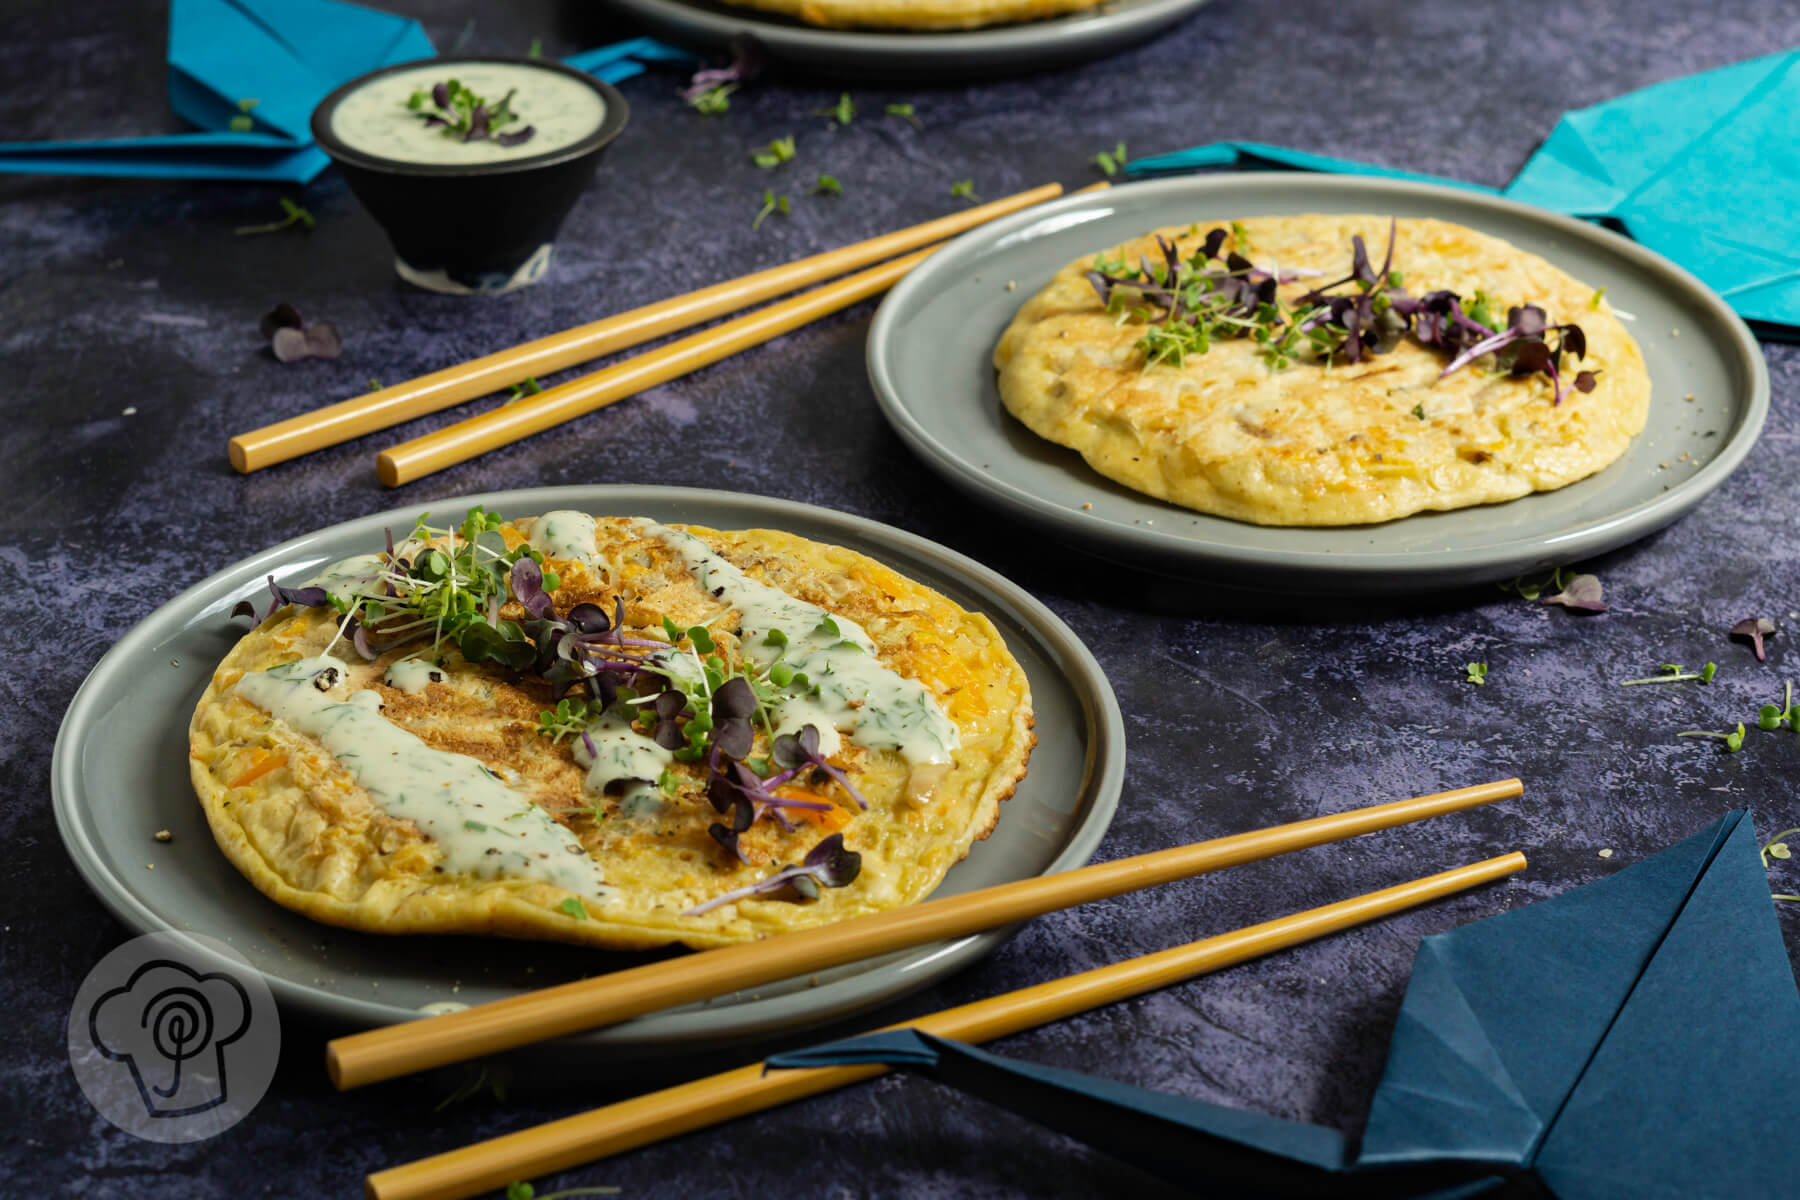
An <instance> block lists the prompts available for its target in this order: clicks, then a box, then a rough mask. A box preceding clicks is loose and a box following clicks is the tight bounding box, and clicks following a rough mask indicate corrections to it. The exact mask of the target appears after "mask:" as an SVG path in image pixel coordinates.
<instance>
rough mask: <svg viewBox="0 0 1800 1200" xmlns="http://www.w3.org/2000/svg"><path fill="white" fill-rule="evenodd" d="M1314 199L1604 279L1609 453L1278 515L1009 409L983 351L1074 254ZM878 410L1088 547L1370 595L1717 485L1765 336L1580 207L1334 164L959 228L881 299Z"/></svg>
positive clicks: (1688, 505)
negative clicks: (1632, 422)
mask: <svg viewBox="0 0 1800 1200" xmlns="http://www.w3.org/2000/svg"><path fill="white" fill-rule="evenodd" d="M1306 212H1324V213H1331V212H1340V213H1351V212H1360V213H1381V214H1393V215H1395V216H1402V217H1425V216H1430V217H1440V218H1442V219H1444V220H1447V221H1454V222H1457V223H1458V224H1462V225H1467V226H1470V227H1472V228H1475V229H1479V230H1481V231H1483V232H1485V233H1490V234H1493V235H1495V236H1497V237H1502V238H1505V239H1506V240H1507V241H1509V242H1512V243H1513V244H1514V245H1516V246H1520V247H1522V248H1523V249H1526V250H1530V251H1534V252H1536V253H1538V254H1541V255H1543V256H1544V257H1545V258H1547V259H1549V260H1550V261H1551V262H1553V263H1555V264H1556V265H1557V266H1559V267H1561V268H1563V269H1564V270H1566V271H1567V272H1569V273H1570V274H1571V275H1573V276H1575V277H1576V278H1577V279H1580V280H1582V281H1584V282H1587V283H1591V284H1593V285H1594V286H1596V287H1600V286H1604V287H1605V288H1606V289H1607V293H1606V296H1607V300H1608V301H1609V302H1610V303H1612V304H1613V305H1615V306H1616V307H1617V308H1619V309H1623V310H1625V311H1626V312H1629V313H1631V314H1633V315H1634V316H1635V317H1636V320H1635V321H1634V322H1632V323H1631V324H1630V325H1629V328H1630V330H1631V333H1632V336H1633V337H1635V338H1636V339H1637V341H1638V344H1639V346H1641V347H1642V348H1643V351H1644V360H1645V362H1646V364H1647V365H1648V367H1649V371H1650V379H1651V385H1652V392H1651V398H1650V417H1649V424H1648V425H1647V427H1646V428H1645V430H1644V432H1643V433H1642V434H1641V435H1640V436H1639V437H1638V438H1637V439H1636V440H1635V441H1633V442H1632V444H1631V447H1630V448H1629V449H1628V450H1627V451H1626V452H1625V454H1624V456H1623V457H1621V458H1620V459H1619V460H1618V461H1617V462H1615V463H1613V464H1612V465H1611V466H1609V467H1607V468H1606V469H1605V470H1603V471H1601V472H1599V473H1598V474H1595V475H1592V476H1590V477H1589V478H1587V479H1584V480H1581V481H1580V482H1578V483H1575V484H1572V485H1570V486H1569V487H1566V488H1562V489H1561V490H1559V491H1554V492H1539V493H1535V494H1533V495H1530V496H1525V497H1522V498H1521V499H1518V500H1513V501H1509V502H1507V503H1505V504H1490V505H1484V506H1481V507H1478V508H1467V509H1460V510H1457V511H1455V512H1446V513H1422V514H1419V515H1417V516H1411V517H1406V518H1404V519H1402V520H1398V521H1390V522H1388V523H1387V524H1384V525H1355V526H1344V527H1338V528H1311V529H1308V528H1288V527H1274V526H1263V525H1251V524H1246V523H1243V522H1238V521H1230V520H1226V519H1224V518H1222V517H1212V516H1206V515H1203V514H1200V513H1196V512H1193V511H1190V510H1188V509H1184V508H1180V507H1177V506H1175V505H1173V504H1168V503H1165V502H1163V501H1160V500H1156V499H1152V498H1151V497H1149V496H1146V495H1142V494H1140V493H1138V492H1134V491H1131V490H1130V489H1128V488H1125V487H1122V486H1120V485H1119V484H1116V483H1114V482H1112V481H1111V480H1109V479H1107V478H1105V477H1104V476H1102V475H1100V474H1099V473H1098V472H1096V471H1094V470H1093V469H1091V468H1090V467H1089V466H1088V465H1087V463H1086V462H1085V461H1084V460H1083V459H1082V458H1081V456H1080V455H1079V454H1077V453H1076V452H1075V451H1073V450H1068V449H1065V448H1064V447H1062V446H1058V445H1055V444H1054V443H1051V442H1048V441H1046V440H1044V439H1042V438H1040V437H1038V436H1037V435H1036V434H1034V433H1032V432H1031V431H1030V430H1028V429H1026V428H1025V426H1024V425H1022V424H1021V423H1020V422H1018V421H1016V420H1014V419H1013V417H1012V416H1011V415H1009V414H1008V413H1007V412H1006V411H1005V409H1004V408H1002V407H1001V404H1000V396H999V392H998V391H997V390H996V388H995V379H994V367H993V352H994V344H995V343H996V342H997V341H998V340H999V338H1000V334H1001V333H1002V332H1003V331H1004V330H1005V329H1006V326H1007V325H1008V324H1009V323H1010V322H1011V320H1012V318H1013V315H1014V314H1015V313H1016V312H1017V311H1018V309H1019V307H1020V306H1021V305H1023V304H1024V303H1025V301H1026V300H1027V299H1028V298H1030V296H1031V295H1032V294H1033V293H1035V292H1036V291H1037V290H1038V289H1039V288H1041V287H1042V286H1044V284H1045V283H1046V282H1047V281H1048V280H1049V279H1050V277H1051V276H1052V275H1053V274H1055V273H1056V272H1057V271H1058V270H1060V269H1061V268H1062V267H1063V266H1065V265H1066V264H1068V263H1070V262H1073V261H1074V260H1075V259H1077V258H1080V257H1082V256H1083V255H1091V254H1093V253H1095V252H1096V251H1099V250H1101V249H1104V248H1106V247H1108V246H1112V245H1115V244H1117V243H1119V242H1122V241H1126V240H1127V239H1130V238H1133V237H1138V236H1141V235H1142V234H1144V233H1145V232H1147V231H1149V230H1151V229H1155V228H1157V227H1159V226H1166V225H1177V224H1180V225H1185V224H1188V223H1190V222H1196V221H1197V222H1200V223H1201V224H1205V223H1206V222H1208V221H1223V220H1229V219H1231V218H1234V217H1243V216H1265V215H1280V214H1289V213H1306ZM869 375H870V379H871V381H872V382H873V384H874V387H875V395H876V397H877V399H878V400H879V401H880V404H881V409H882V412H883V413H884V414H885V415H886V417H887V419H888V421H889V422H890V423H891V424H892V425H893V426H894V428H895V429H896V430H897V431H898V432H899V434H900V436H901V437H902V438H903V439H904V440H905V441H906V442H907V444H908V445H910V446H911V447H912V448H913V450H914V451H915V452H917V453H918V454H919V455H920V456H921V457H922V458H923V459H924V460H925V462H926V463H927V464H928V465H929V466H931V467H932V468H933V469H935V470H937V471H938V472H939V473H941V474H942V475H943V476H944V477H945V478H946V479H948V480H949V481H950V482H951V483H953V484H955V485H957V486H958V487H960V488H962V489H963V490H965V491H967V492H968V493H969V494H971V495H973V496H975V497H976V498H978V499H980V500H982V501H985V502H987V503H989V504H992V505H994V506H995V507H997V508H999V509H1000V510H1001V511H1003V512H1005V513H1006V514H1007V515H1008V516H1011V517H1014V518H1016V519H1018V520H1020V521H1022V522H1024V523H1026V524H1028V525H1031V526H1034V527H1036V528H1037V529H1038V530H1040V531H1041V532H1043V533H1046V534H1048V535H1050V536H1052V537H1055V538H1058V539H1063V540H1067V541H1070V542H1073V543H1075V544H1077V545H1079V546H1080V547H1082V548H1083V549H1085V550H1087V551H1089V552H1091V553H1093V554H1096V555H1098V556H1100V557H1103V558H1107V559H1111V560H1113V561H1117V562H1123V563H1127V564H1130V565H1133V566H1137V567H1143V568H1147V569H1149V570H1151V571H1154V572H1158V573H1161V574H1165V575H1170V576H1174V577H1177V578H1181V579H1193V580H1199V581H1202V582H1204V583H1206V584H1207V585H1209V586H1212V587H1220V588H1244V589H1251V590H1263V591H1268V590H1280V591H1294V592H1304V593H1316V594H1331V595H1346V594H1356V595H1365V596H1373V595H1383V594H1394V593H1401V592H1409V591H1415V590H1417V589H1420V588H1432V587H1439V588H1447V587H1456V586H1462V585H1467V584H1473V583H1483V582H1491V581H1495V580H1503V579H1511V578H1513V577H1515V576H1518V575H1521V574H1524V573H1527V572H1532V571H1538V570H1541V569H1543V568H1545V567H1548V566H1551V565H1555V564H1562V563H1569V562H1574V561H1576V560H1578V559H1582V558H1586V557H1589V556H1591V555H1594V554H1598V553H1600V552H1602V551H1605V550H1610V549H1613V548H1614V547H1617V546H1622V545H1624V544H1625V543H1627V542H1630V541H1634V540H1636V539H1637V538H1641V537H1643V536H1645V535H1646V534H1649V533H1652V532H1654V531H1656V530H1658V529H1661V528H1662V527H1663V526H1665V525H1667V524H1669V522H1671V521H1673V520H1675V519H1676V518H1678V517H1680V516H1682V515H1683V514H1684V513H1686V512H1688V511H1689V510H1690V509H1692V508H1693V507H1694V505H1696V504H1698V503H1699V502H1700V501H1701V500H1702V499H1703V498H1705V496H1706V495H1707V493H1708V492H1710V491H1712V490H1713V489H1714V488H1716V487H1718V486H1719V485H1720V484H1721V483H1723V482H1725V479H1726V477H1727V476H1729V475H1730V474H1731V472H1732V471H1733V470H1734V469H1735V468H1736V467H1737V465H1738V463H1740V462H1741V461H1743V458H1744V455H1745V454H1747V453H1749V451H1750V447H1751V446H1752V445H1753V444H1754V443H1755V441H1756V437H1757V434H1758V433H1760V432H1761V430H1762V424H1763V419H1764V417H1765V416H1766V415H1767V414H1768V410H1769V373H1768V367H1767V366H1766V365H1765V364H1764V362H1763V358H1762V351H1761V350H1760V349H1759V348H1758V346H1757V344H1756V339H1755V338H1754V337H1753V336H1752V335H1751V333H1750V330H1749V329H1748V328H1747V327H1746V326H1745V325H1744V323H1743V321H1742V320H1740V319H1739V318H1738V316H1737V314H1735V313H1734V312H1732V311H1731V309H1730V308H1729V307H1728V306H1727V305H1726V304H1725V302H1724V301H1723V300H1721V299H1719V297H1718V296H1717V295H1715V294H1714V293H1713V292H1712V291H1711V290H1710V289H1708V288H1707V287H1706V285H1705V284H1703V283H1701V282H1700V281H1699V280H1697V279H1695V278H1694V277H1693V276H1692V275H1690V274H1688V273H1687V272H1686V271H1684V270H1682V269H1681V268H1680V267H1677V266H1676V265H1674V264H1673V263H1671V262H1669V261H1668V260H1667V259H1664V258H1663V257H1661V256H1660V255H1658V254H1656V253H1654V252H1652V251H1650V250H1646V249H1644V248H1643V247H1642V246H1639V245H1637V244H1636V243H1635V242H1632V241H1630V240H1628V239H1626V238H1623V237H1620V236H1619V235H1617V234H1614V233H1611V232H1609V231H1607V230H1605V229H1601V228H1599V227H1597V226H1594V225H1590V224H1587V223H1586V222H1583V221H1576V220H1572V219H1570V218H1567V217H1561V216H1557V215H1555V214H1553V213H1548V212H1545V211H1543V210H1541V209H1535V208H1528V207H1526V206H1525V205H1522V204H1515V203H1513V202H1512V201H1510V200H1503V199H1500V198H1499V197H1496V196H1490V195H1485V194H1482V193H1477V192H1472V191H1462V190H1458V189H1455V188H1449V187H1440V186H1435V185H1431V184H1421V183H1410V182H1399V181H1394V180H1386V179H1363V178H1351V177H1347V176H1336V175H1306V174H1295V175H1277V174H1247V175H1208V176H1190V177H1186V178H1181V179H1169V180H1160V181H1156V182H1151V183H1135V184H1130V185H1128V186H1125V187H1118V188H1111V189H1108V190H1106V191H1102V192H1090V193H1086V194H1082V195H1075V196H1068V197H1065V198H1064V199H1062V200H1058V201H1055V202H1053V203H1050V204H1044V205H1040V206H1038V207H1036V208H1032V209H1029V210H1027V211H1025V212H1023V213H1018V214H1016V215H1014V216H1011V217H1007V218H1004V219H1002V220H999V221H995V222H992V223H991V224H988V225H984V226H982V227H980V228H979V229H976V230H973V231H971V232H969V233H966V234H964V235H963V236H962V237H960V238H958V239H957V240H956V241H954V242H952V243H950V245H948V246H946V247H945V248H944V249H943V250H941V251H939V252H938V253H936V254H934V255H932V256H931V257H930V258H929V259H927V260H926V261H925V262H924V263H923V264H921V265H920V266H919V267H918V268H916V269H915V270H914V271H913V272H912V273H911V274H910V275H908V276H907V277H906V278H905V279H904V280H902V281H901V282H900V285H899V286H898V287H896V288H895V289H894V290H893V291H892V292H890V293H889V294H888V297H887V299H886V300H885V301H883V303H882V305H881V308H880V310H879V311H878V312H877V313H876V314H875V320H874V323H873V325H872V326H871V327H870V330H869Z"/></svg>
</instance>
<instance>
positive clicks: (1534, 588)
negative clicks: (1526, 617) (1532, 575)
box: [1494, 567, 1575, 600]
mask: <svg viewBox="0 0 1800 1200" xmlns="http://www.w3.org/2000/svg"><path fill="white" fill-rule="evenodd" d="M1573 578H1575V571H1574V569H1573V568H1572V567H1557V568H1556V569H1555V570H1554V571H1551V572H1550V575H1549V578H1547V579H1527V578H1526V577H1525V576H1523V575H1520V576H1519V577H1517V578H1516V579H1512V580H1509V581H1508V582H1506V583H1497V584H1495V585H1494V586H1495V587H1497V588H1499V589H1500V590H1501V591H1503V592H1517V593H1518V594H1519V597H1520V598H1521V599H1523V600H1536V599H1537V598H1538V597H1539V596H1541V595H1543V594H1544V593H1545V592H1547V591H1549V590H1550V589H1552V588H1554V589H1556V590H1557V591H1559V592H1560V591H1562V590H1563V589H1564V588H1566V587H1568V586H1569V581H1570V580H1571V579H1573Z"/></svg>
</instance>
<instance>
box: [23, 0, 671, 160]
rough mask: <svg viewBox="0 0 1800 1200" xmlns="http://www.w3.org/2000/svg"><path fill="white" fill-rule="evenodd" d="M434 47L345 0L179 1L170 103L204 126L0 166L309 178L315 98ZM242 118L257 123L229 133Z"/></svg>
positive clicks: (631, 59)
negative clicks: (235, 122) (189, 131)
mask: <svg viewBox="0 0 1800 1200" xmlns="http://www.w3.org/2000/svg"><path fill="white" fill-rule="evenodd" d="M436 53H437V51H436V50H435V49H434V48H433V47H432V44H431V39H430V38H428V37H427V36H426V35H425V31H424V29H422V28H421V27H420V26H419V24H418V22H416V21H411V20H408V19H406V18H404V17H397V16H394V15H392V14H390V13H384V12H378V11H376V10H374V9H371V8H364V7H362V6H360V5H356V4H345V3H342V0H171V4H170V6H169V50H168V62H169V106H170V107H171V108H172V109H174V111H175V113H176V115H178V116H180V117H181V118H182V119H183V120H185V121H187V122H189V123H190V124H193V125H195V126H198V127H199V129H198V131H197V132H192V133H177V134H167V135H163V136H158V137H138V138H112V139H107V140H103V141H85V142H83V141H75V142H12V143H4V144H0V171H6V172H26V173H33V174H49V175H111V176H129V177H137V178H158V179H170V178H173V179H182V178H186V179H248V180H267V181H273V182H281V183H306V182H307V181H309V180H311V179H312V178H313V177H314V176H316V175H317V174H318V173H319V172H320V171H322V170H324V169H325V168H326V167H327V166H329V165H330V162H331V160H330V159H328V158H327V157H326V156H325V154H324V152H323V151H321V150H319V149H318V148H317V147H315V146H314V145H313V144H312V132H311V127H310V122H311V119H312V111H313V109H314V108H315V107H316V106H317V105H318V103H319V101H320V100H323V99H324V98H325V97H326V95H328V94H329V93H330V92H331V91H332V89H334V88H336V87H337V86H338V85H339V84H341V83H343V82H345V81H346V80H349V79H354V78H355V77H356V76H358V75H361V74H364V73H365V72H368V71H373V70H375V69H377V68H379V67H384V66H389V65H392V64H394V63H402V62H408V61H411V60H413V59H420V58H431V57H433V56H434V55H435V54H436ZM689 60H690V56H689V55H688V54H687V53H686V52H685V51H682V50H677V49H675V48H673V47H671V46H665V45H663V44H662V43H660V42H657V41H654V40H652V39H650V38H636V39H633V40H631V41H627V42H619V43H616V44H614V45H611V46H602V47H600V48H598V49H595V50H588V51H584V52H583V53H581V54H577V55H574V56H572V57H571V58H569V59H566V60H565V61H566V62H568V63H569V65H571V66H574V67H576V68H578V69H580V70H585V71H589V72H591V73H592V74H594V75H597V76H598V77H600V78H601V79H604V80H606V81H607V82H608V83H618V82H620V81H621V80H625V79H629V78H631V77H632V76H634V75H637V74H639V73H641V72H642V71H643V70H644V64H645V63H647V62H655V61H672V62H685V61H689ZM251 100H254V101H255V102H256V103H255V104H254V105H247V104H241V102H247V101H251ZM243 116H248V117H249V118H250V122H251V128H250V129H248V130H244V131H238V130H233V129H232V128H231V124H232V121H233V120H234V119H237V118H239V117H243Z"/></svg>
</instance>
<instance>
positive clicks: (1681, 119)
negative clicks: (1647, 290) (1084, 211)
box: [1125, 50, 1800, 338]
mask: <svg viewBox="0 0 1800 1200" xmlns="http://www.w3.org/2000/svg"><path fill="white" fill-rule="evenodd" d="M1796 114H1800V50H1790V51H1786V52H1783V53H1781V54H1775V55H1770V56H1768V57H1765V58H1757V59H1752V60H1750V61H1748V62H1742V63H1736V64H1733V65H1731V66H1728V67H1721V68H1719V69H1717V70H1713V71H1706V72H1703V73H1701V74H1698V75H1690V76H1687V77H1685V78H1681V79H1672V80H1669V81H1667V82H1665V83H1659V84H1654V85H1652V86H1651V87H1647V88H1643V89H1641V90H1639V91H1635V92H1629V93H1627V94H1626V95H1623V96H1619V97H1617V98H1616V99H1613V100H1608V101H1606V102H1605V103H1603V104H1596V105H1594V106H1593V107H1591V108H1583V109H1576V110H1574V111H1572V112H1569V113H1565V114H1564V115H1563V117H1562V119H1561V120H1559V121H1558V122H1557V124H1556V128H1555V129H1553V130H1552V131H1551V133H1550V136H1549V137H1548V138H1546V139H1545V141H1544V144H1543V145H1542V146H1541V147H1540V148H1539V149H1538V151H1537V153H1536V154H1534V155H1532V157H1531V159H1530V161H1529V162H1527V163H1526V164H1525V167H1524V169H1523V170H1521V171H1520V172H1519V175H1518V178H1516V179H1514V180H1513V182H1512V183H1511V184H1510V185H1508V186H1507V187H1506V188H1505V189H1504V192H1503V193H1502V194H1504V195H1505V196H1507V197H1508V198H1510V199H1514V200H1519V201H1523V202H1524V203H1527V204H1534V205H1537V206H1539V207H1540V208H1548V209H1552V210H1554V211H1556V212H1561V213H1568V214H1571V215H1574V216H1579V217H1586V218H1590V219H1595V220H1600V219H1607V220H1611V221H1614V222H1617V223H1618V224H1619V225H1620V226H1622V227H1623V228H1624V229H1625V231H1626V232H1627V233H1629V234H1630V235H1631V236H1632V237H1633V238H1634V239H1636V240H1637V241H1639V242H1641V243H1643V244H1644V245H1646V246H1649V247H1651V248H1652V249H1654V250H1656V251H1657V252H1658V253H1661V254H1663V255H1665V256H1666V257H1668V258H1670V259H1672V260H1673V261H1675V262H1677V263H1680V264H1681V265H1682V266H1683V267H1685V268H1687V270H1689V271H1691V272H1692V273H1693V274H1694V275H1696V276H1698V277H1699V278H1700V279H1702V280H1704V281H1705V282H1706V283H1707V285H1708V286H1710V287H1711V288H1713V290H1714V291H1716V292H1718V293H1719V294H1720V295H1721V296H1723V297H1724V298H1725V300H1726V301H1727V302H1728V303H1729V304H1730V305H1731V306H1732V307H1733V308H1734V309H1736V310H1737V312H1738V314H1739V315H1740V316H1742V317H1744V318H1745V319H1746V320H1750V321H1755V322H1758V323H1759V324H1760V325H1761V327H1762V328H1761V330H1760V331H1761V332H1762V333H1764V334H1766V335H1768V336H1773V337H1781V338H1800V205H1796V204H1795V203H1794V200H1793V196H1794V193H1795V190H1796V187H1797V186H1800V115H1796ZM1230 165H1264V166H1279V167H1288V168H1293V169H1297V170H1303V171H1333V172H1340V173H1344V174H1352V175H1373V176H1379V177H1384V178H1391V179H1411V180H1421V181H1424V182H1428V183H1442V184H1450V185H1452V186H1455V187H1462V188H1469V189H1471V190H1476V191H1487V192H1491V191H1492V190H1493V189H1491V188H1484V187H1480V186H1478V185H1475V184H1469V183H1461V182H1459V181H1456V180H1450V179H1441V178H1438V177H1435V176H1431V175H1421V174H1418V173H1415V172H1411V171H1400V170H1395V169H1393V168H1391V167H1383V166H1376V165H1373V164H1370V163H1362V162H1356V161H1354V160H1351V159H1341V158H1331V157H1327V156H1325V155H1318V154H1308V153H1306V152H1304V151H1298V150H1289V149H1285V148H1283V147H1280V146H1268V145H1263V144H1260V143H1256V142H1214V143H1212V144H1210V145H1206V146H1197V147H1195V148H1193V149H1191V150H1180V151H1176V152H1174V153H1172V154H1161V155H1157V156H1155V157H1152V158H1143V159H1138V160H1136V161H1134V162H1132V163H1130V164H1128V165H1127V166H1126V168H1125V171H1126V174H1127V175H1130V176H1134V177H1141V176H1147V175H1158V174H1168V173H1173V172H1180V171H1191V170H1195V169H1198V168H1202V167H1217V166H1230Z"/></svg>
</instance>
